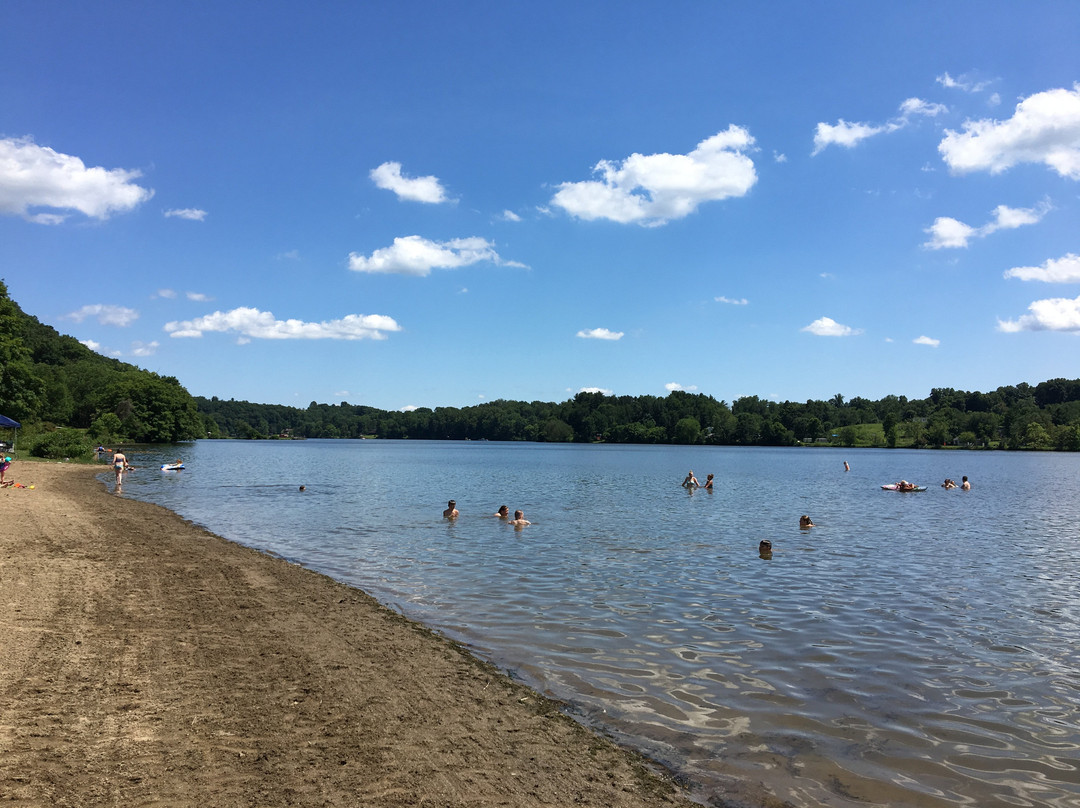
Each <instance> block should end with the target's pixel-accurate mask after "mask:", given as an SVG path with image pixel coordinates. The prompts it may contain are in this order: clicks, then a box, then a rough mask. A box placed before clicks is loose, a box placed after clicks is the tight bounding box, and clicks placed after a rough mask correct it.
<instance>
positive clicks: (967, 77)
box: [934, 73, 993, 93]
mask: <svg viewBox="0 0 1080 808" xmlns="http://www.w3.org/2000/svg"><path fill="white" fill-rule="evenodd" d="M934 80H935V81H936V82H937V83H938V84H940V85H941V86H942V87H948V88H949V89H950V90H963V91H964V92H965V93H978V92H981V91H982V90H985V89H986V88H987V87H989V86H990V85H991V84H993V82H992V81H974V80H973V79H972V78H971V74H970V73H965V74H963V75H962V76H960V77H959V78H955V79H954V78H953V77H952V76H950V75H949V74H948V73H943V74H942V75H940V76H938V77H937V78H936V79H934Z"/></svg>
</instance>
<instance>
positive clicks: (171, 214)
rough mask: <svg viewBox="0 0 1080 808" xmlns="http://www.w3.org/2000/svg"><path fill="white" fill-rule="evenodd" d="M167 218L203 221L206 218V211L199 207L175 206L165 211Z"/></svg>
mask: <svg viewBox="0 0 1080 808" xmlns="http://www.w3.org/2000/svg"><path fill="white" fill-rule="evenodd" d="M165 218H166V219H174V218H175V219H187V220H188V221H192V222H201V221H203V220H204V219H206V211H205V210H199V209H198V208H173V209H172V210H167V211H165Z"/></svg>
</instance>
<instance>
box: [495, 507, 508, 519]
mask: <svg viewBox="0 0 1080 808" xmlns="http://www.w3.org/2000/svg"><path fill="white" fill-rule="evenodd" d="M495 516H497V517H499V518H500V519H509V518H510V509H509V508H507V507H506V506H505V505H500V506H499V510H497V511H496V512H495Z"/></svg>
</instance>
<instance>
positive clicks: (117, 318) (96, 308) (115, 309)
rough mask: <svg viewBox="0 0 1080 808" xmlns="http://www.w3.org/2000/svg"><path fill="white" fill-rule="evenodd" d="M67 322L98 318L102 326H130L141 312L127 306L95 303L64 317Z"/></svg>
mask: <svg viewBox="0 0 1080 808" xmlns="http://www.w3.org/2000/svg"><path fill="white" fill-rule="evenodd" d="M63 316H64V319H66V320H74V321H75V322H77V323H81V322H82V321H83V320H85V319H87V318H88V317H93V318H96V319H97V321H98V322H99V323H101V324H102V325H118V326H121V327H123V326H128V325H131V324H132V323H133V322H135V321H136V320H138V319H139V312H137V311H135V309H129V308H127V307H126V306H113V305H109V304H105V303H95V304H93V305H90V306H83V307H82V308H81V309H79V310H78V311H73V312H71V313H70V314H65V315H63Z"/></svg>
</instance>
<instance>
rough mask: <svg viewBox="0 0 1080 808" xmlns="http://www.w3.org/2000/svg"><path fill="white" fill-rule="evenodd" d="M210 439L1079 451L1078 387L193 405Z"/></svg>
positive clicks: (1059, 382) (1074, 383)
mask: <svg viewBox="0 0 1080 808" xmlns="http://www.w3.org/2000/svg"><path fill="white" fill-rule="evenodd" d="M196 402H197V404H198V408H199V412H200V413H202V415H203V416H204V418H205V419H206V424H207V426H208V432H209V435H208V436H210V437H231V438H267V437H281V438H364V437H378V438H412V439H423V440H502V441H515V440H521V441H547V442H571V441H572V442H578V443H589V442H606V443H676V444H714V445H743V446H792V445H796V444H800V443H811V444H816V443H825V444H830V445H843V446H882V447H893V448H896V447H916V448H923V447H943V446H959V447H965V448H1001V449H1059V450H1065V451H1078V450H1080V379H1074V380H1067V379H1051V380H1049V381H1046V382H1042V383H1040V384H1038V385H1035V386H1031V385H1029V384H1026V383H1023V384H1018V385H1015V386H1008V387H999V388H998V389H997V390H995V391H993V392H990V393H981V392H966V391H962V390H954V389H952V388H935V389H933V390H931V392H930V395H929V396H928V397H927V398H925V399H908V398H907V397H905V396H894V395H890V396H885V397H884V398H882V399H879V400H877V401H871V400H869V399H865V398H859V397H856V398H852V399H851V400H847V401H846V400H845V399H844V397H843V396H842V395H840V394H837V395H835V396H833V397H832V398H831V399H829V400H828V401H815V400H810V401H806V402H805V403H800V402H792V401H783V402H777V401H768V400H764V399H761V398H758V397H757V396H744V397H742V398H739V399H736V400H735V401H734V402H733V403H732V404H731V405H730V406H729V405H728V404H727V403H726V402H724V401H718V400H716V399H715V398H713V397H712V396H709V395H705V394H701V393H688V392H685V391H675V392H672V393H670V394H668V395H667V396H664V397H657V396H611V395H605V394H603V393H588V392H582V393H578V394H577V395H576V396H574V397H573V398H571V399H568V400H567V401H564V402H561V403H552V402H543V401H532V402H525V401H508V400H498V401H491V402H487V403H484V404H478V405H475V406H471V407H462V408H457V407H436V408H435V409H428V408H419V409H415V410H411V411H407V412H401V411H387V410H379V409H376V408H374V407H367V406H361V405H353V404H349V403H348V402H345V401H343V402H341V403H340V404H319V403H317V402H315V401H312V402H311V404H309V405H308V407H307V408H306V409H304V408H299V407H286V406H281V405H267V404H253V403H251V402H247V401H235V400H231V399H230V400H228V401H225V400H222V399H219V398H217V397H214V398H209V399H207V398H202V397H197V398H196Z"/></svg>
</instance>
